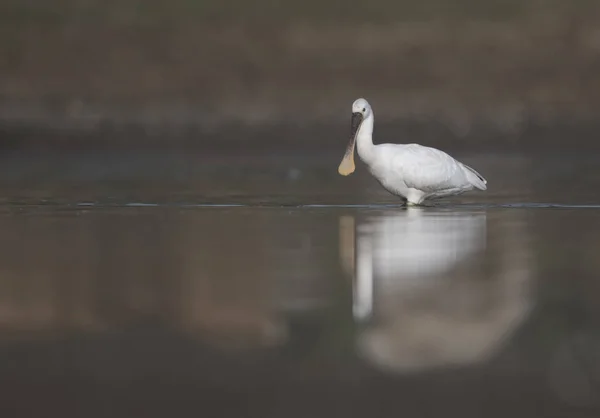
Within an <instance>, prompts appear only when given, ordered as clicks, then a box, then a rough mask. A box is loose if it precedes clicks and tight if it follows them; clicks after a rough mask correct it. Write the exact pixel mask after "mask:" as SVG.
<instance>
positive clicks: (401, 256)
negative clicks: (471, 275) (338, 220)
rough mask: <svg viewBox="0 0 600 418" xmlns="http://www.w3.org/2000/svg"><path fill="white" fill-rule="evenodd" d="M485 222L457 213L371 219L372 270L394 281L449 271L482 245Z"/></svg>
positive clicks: (480, 216) (482, 218) (483, 219)
mask: <svg viewBox="0 0 600 418" xmlns="http://www.w3.org/2000/svg"><path fill="white" fill-rule="evenodd" d="M485 219H486V218H485V215H456V214H451V215H450V214H449V215H440V214H435V215H433V214H432V215H419V216H415V217H413V216H406V212H404V213H403V214H402V215H398V214H396V215H393V216H385V217H381V218H378V219H376V220H373V224H372V227H373V229H372V232H371V234H370V235H371V237H370V240H372V242H373V256H374V268H375V269H376V270H377V273H378V275H382V276H383V277H391V278H394V280H398V279H400V277H399V276H404V277H405V278H406V279H408V278H409V276H413V277H414V276H427V275H434V274H438V273H440V272H443V271H446V270H448V269H451V268H452V267H453V266H454V265H455V264H457V263H458V262H460V261H461V260H462V259H464V258H466V257H468V256H469V255H471V254H472V253H474V252H475V251H476V250H477V249H479V248H481V247H482V246H484V245H485V232H484V231H485V222H486V221H485ZM482 232H483V233H482ZM383 277H382V278H383Z"/></svg>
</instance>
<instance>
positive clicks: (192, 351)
mask: <svg viewBox="0 0 600 418" xmlns="http://www.w3.org/2000/svg"><path fill="white" fill-rule="evenodd" d="M340 157H341V154H340V155H321V156H308V155H295V156H281V155H272V156H263V157H260V158H259V157H251V158H233V157H224V156H203V155H198V154H193V153H191V154H187V155H184V154H180V153H163V154H158V153H156V154H150V153H146V154H140V153H118V154H117V153H113V154H111V153H94V154H86V153H79V154H76V153H70V154H61V155H59V154H55V155H48V154H34V153H14V154H10V155H5V156H4V157H3V158H2V161H1V168H0V177H1V178H0V191H1V192H2V193H1V196H0V199H1V203H0V229H1V230H2V240H1V241H0V242H1V248H0V249H1V251H0V389H1V390H0V398H1V402H0V409H1V410H2V411H1V412H2V416H7V417H8V416H11V417H12V416H14V417H17V416H19V417H21V416H43V415H46V414H48V412H52V413H55V414H60V415H62V416H77V417H80V416H81V417H132V416H144V417H164V416H183V415H184V414H186V416H187V415H188V414H189V413H193V414H195V415H197V416H219V417H236V418H237V417H307V416H310V417H335V416H356V417H364V416H369V417H372V416H381V417H390V416H408V417H413V416H414V417H416V416H432V417H438V416H447V415H449V414H450V415H456V416H462V417H477V418H479V417H503V418H504V417H507V416H511V417H597V416H599V414H600V395H599V394H600V257H599V254H600V234H599V231H600V194H599V190H600V170H598V167H600V158H599V156H596V155H585V156H581V155H571V156H565V155H544V156H537V155H536V156H524V155H520V156H516V155H457V157H460V158H461V159H462V160H463V161H464V162H465V163H467V164H469V165H472V166H474V167H476V168H477V170H479V171H481V172H482V173H483V174H484V175H485V176H486V177H487V179H488V181H489V190H488V192H486V193H471V194H466V195H463V196H462V197H458V198H454V199H450V200H444V201H440V202H438V203H437V204H436V206H435V207H431V208H408V209H406V208H401V207H399V206H398V201H397V199H396V198H394V197H393V196H390V195H389V194H387V192H385V191H383V190H381V188H380V187H379V185H378V184H377V183H376V182H375V181H374V180H373V179H372V178H370V177H369V175H368V174H366V172H365V170H364V168H363V167H362V166H361V165H359V167H358V170H357V173H356V174H354V175H352V176H350V177H347V178H344V177H341V176H339V175H337V173H336V169H337V164H338V163H339V158H340ZM231 205H233V206H231Z"/></svg>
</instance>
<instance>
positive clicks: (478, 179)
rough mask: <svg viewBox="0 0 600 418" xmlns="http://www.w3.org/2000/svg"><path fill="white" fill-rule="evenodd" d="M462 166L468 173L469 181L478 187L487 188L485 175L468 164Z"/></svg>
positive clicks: (480, 188)
mask: <svg viewBox="0 0 600 418" xmlns="http://www.w3.org/2000/svg"><path fill="white" fill-rule="evenodd" d="M461 165H462V167H463V168H464V170H465V174H466V175H467V180H469V182H470V183H471V184H472V185H473V186H475V187H477V188H478V189H479V190H487V186H486V184H487V180H486V179H484V178H483V176H482V175H481V174H479V173H478V172H477V171H475V170H473V169H472V168H471V167H469V166H468V165H465V164H462V163H461Z"/></svg>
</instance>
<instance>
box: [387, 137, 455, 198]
mask: <svg viewBox="0 0 600 418" xmlns="http://www.w3.org/2000/svg"><path fill="white" fill-rule="evenodd" d="M391 169H392V170H394V171H395V172H396V173H397V174H398V175H399V176H401V177H402V179H403V180H404V183H405V184H406V186H407V187H411V188H415V189H418V190H422V191H424V192H435V191H439V190H446V189H452V188H456V187H462V186H463V185H464V183H465V180H466V179H465V178H464V173H463V171H462V169H461V167H460V165H459V164H458V162H457V161H456V160H455V159H454V158H452V157H451V156H449V155H448V154H446V153H445V152H443V151H440V150H438V149H435V148H430V147H424V146H422V145H417V144H407V145H400V146H399V147H398V148H396V150H395V152H394V156H393V158H392V161H391Z"/></svg>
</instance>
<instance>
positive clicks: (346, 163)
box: [338, 138, 355, 176]
mask: <svg viewBox="0 0 600 418" xmlns="http://www.w3.org/2000/svg"><path fill="white" fill-rule="evenodd" d="M354 169H355V166H354V138H352V139H351V140H350V143H349V144H348V148H347V149H346V154H344V158H343V159H342V162H341V163H340V166H339V167H338V173H340V174H341V175H342V176H348V175H350V174H352V173H354Z"/></svg>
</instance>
